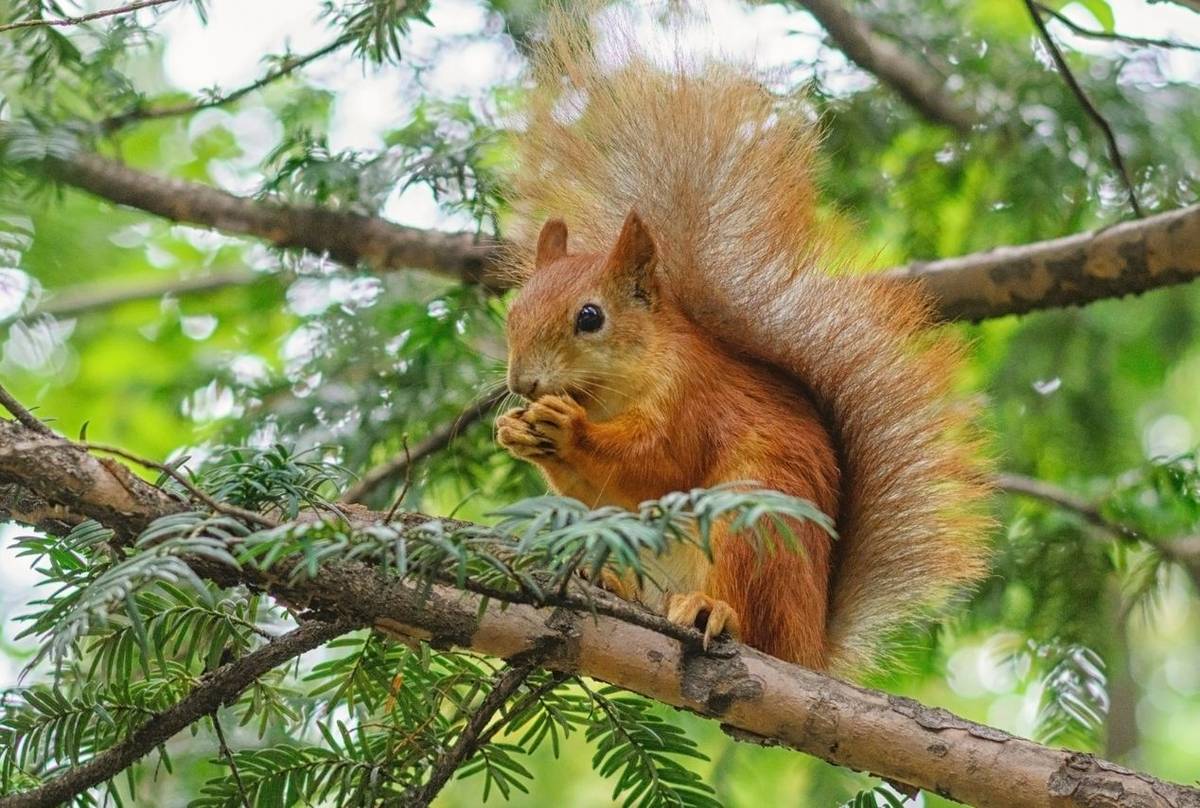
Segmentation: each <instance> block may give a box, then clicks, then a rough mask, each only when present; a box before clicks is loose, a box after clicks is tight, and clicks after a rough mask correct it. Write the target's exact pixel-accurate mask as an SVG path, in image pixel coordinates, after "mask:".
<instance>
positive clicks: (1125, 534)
mask: <svg viewBox="0 0 1200 808" xmlns="http://www.w3.org/2000/svg"><path fill="white" fill-rule="evenodd" d="M996 487H997V488H999V489H1000V490H1002V491H1007V492H1009V493H1011V494H1020V495H1021V496H1026V497H1031V498H1033V499H1040V500H1041V501H1043V502H1047V503H1049V504H1051V505H1053V506H1055V507H1056V508H1060V509H1062V510H1065V511H1070V512H1072V513H1074V514H1076V515H1077V516H1079V517H1080V518H1081V519H1083V520H1084V521H1085V522H1087V523H1088V524H1089V525H1091V526H1092V527H1095V528H1098V529H1099V530H1102V531H1104V532H1105V533H1107V534H1108V535H1110V536H1112V537H1113V538H1115V539H1117V540H1118V541H1141V542H1145V543H1146V544H1149V545H1150V546H1151V547H1153V548H1154V549H1156V550H1157V551H1158V552H1159V553H1161V554H1162V555H1163V557H1164V558H1166V559H1167V560H1169V561H1173V562H1174V563H1176V564H1178V565H1179V566H1180V567H1182V568H1183V570H1184V572H1186V573H1187V574H1188V577H1189V578H1191V579H1192V584H1193V586H1195V588H1196V592H1197V593H1200V536H1188V537H1184V538H1180V539H1156V538H1151V537H1149V536H1147V535H1146V534H1145V533H1143V532H1142V531H1140V530H1138V529H1137V528H1135V527H1133V526H1131V525H1127V524H1125V523H1123V522H1119V521H1117V520H1115V519H1109V518H1108V517H1107V516H1105V515H1104V513H1103V512H1102V511H1101V510H1100V508H1099V506H1097V505H1096V504H1095V503H1092V502H1090V501H1088V500H1086V499H1084V498H1083V497H1080V496H1078V495H1076V494H1073V493H1072V492H1070V491H1067V490H1066V489H1065V488H1060V487H1059V486H1057V485H1054V484H1053V483H1048V482H1046V481H1045V480H1035V479H1033V478H1032V477H1024V476H1022V475H1019V474H1001V475H999V476H998V477H997V480H996Z"/></svg>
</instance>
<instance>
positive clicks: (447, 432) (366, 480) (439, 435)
mask: <svg viewBox="0 0 1200 808" xmlns="http://www.w3.org/2000/svg"><path fill="white" fill-rule="evenodd" d="M503 398H504V391H499V392H497V393H493V394H492V395H489V396H484V397H483V398H481V399H479V400H478V401H476V402H475V403H474V404H471V405H470V406H469V407H467V408H466V409H465V410H463V411H462V412H461V413H459V415H458V417H456V418H455V419H454V420H453V421H451V422H450V423H448V424H444V425H442V426H440V427H438V428H436V429H434V430H433V431H432V432H430V433H429V435H428V436H426V437H425V438H424V440H422V441H420V442H419V443H417V445H415V446H413V447H412V451H411V452H410V451H409V450H408V446H407V445H405V448H404V451H402V452H399V453H397V454H396V455H393V456H392V457H391V458H389V459H388V460H386V461H384V462H383V463H380V464H379V465H378V466H376V467H374V468H373V469H370V470H369V471H367V472H366V473H365V474H363V476H362V477H361V478H360V479H359V481H358V482H357V483H355V484H354V485H352V486H350V487H349V488H348V489H346V492H345V493H344V494H342V498H341V501H342V502H347V503H354V502H362V501H363V500H364V499H366V498H367V497H368V496H370V495H371V493H372V492H373V491H374V490H375V489H376V488H378V487H379V486H381V485H384V484H386V483H388V482H389V481H391V480H394V479H395V478H397V477H399V476H401V475H409V474H411V470H410V467H411V466H412V464H413V463H416V462H418V461H420V460H423V459H425V458H426V457H428V456H429V455H431V454H433V453H435V452H440V451H441V450H442V449H445V448H446V447H447V446H449V445H450V441H452V440H453V439H454V438H455V436H457V435H458V434H459V433H460V432H462V431H463V430H464V429H466V428H467V427H469V426H471V425H472V424H474V423H475V422H476V421H478V420H480V419H481V418H483V417H484V416H485V415H487V414H488V413H489V412H491V411H492V408H494V407H495V406H496V405H497V404H499V403H500V401H501V400H502V399H503Z"/></svg>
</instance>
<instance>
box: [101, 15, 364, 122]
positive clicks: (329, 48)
mask: <svg viewBox="0 0 1200 808" xmlns="http://www.w3.org/2000/svg"><path fill="white" fill-rule="evenodd" d="M160 2H169V0H160ZM353 41H354V35H353V34H345V35H343V36H340V37H338V38H337V39H335V40H334V41H332V42H330V43H329V44H328V45H325V46H324V47H321V48H318V49H317V50H315V51H311V52H309V53H306V54H303V55H301V56H296V55H291V56H290V57H289V58H287V59H285V60H284V61H283V62H282V64H280V66H279V67H277V68H275V69H274V70H271V71H268V72H267V73H266V74H265V75H263V76H262V77H261V78H258V79H256V80H254V81H252V82H250V83H249V84H245V85H243V86H241V87H239V88H237V89H236V90H232V91H230V92H228V93H226V94H225V95H221V96H216V97H214V98H209V99H206V100H204V101H194V102H192V103H189V104H177V105H174V106H167V107H145V108H144V107H137V108H134V109H131V110H129V111H128V112H122V113H121V114H120V115H114V116H113V117H111V118H105V119H104V120H103V121H101V122H100V128H101V129H103V130H104V131H105V132H113V131H115V130H117V129H120V128H122V127H124V126H128V125H129V124H131V123H140V122H142V121H150V120H158V119H161V118H173V117H176V116H179V115H191V114H192V113H193V112H199V111H200V110H203V109H212V108H214V107H222V106H225V105H226V104H232V103H233V102H234V101H237V100H238V99H240V98H242V97H244V96H247V95H249V94H250V93H253V92H255V91H257V90H261V89H262V88H263V87H266V86H267V85H268V84H272V83H274V82H276V81H278V80H279V79H281V78H284V77H286V76H289V75H291V74H292V73H294V72H296V71H297V70H299V69H300V68H302V67H306V66H308V65H310V64H312V63H313V62H315V61H317V60H319V59H323V58H324V57H326V56H328V55H329V54H331V53H333V52H334V51H336V50H338V49H339V48H341V47H342V46H344V45H347V44H349V43H350V42H353Z"/></svg>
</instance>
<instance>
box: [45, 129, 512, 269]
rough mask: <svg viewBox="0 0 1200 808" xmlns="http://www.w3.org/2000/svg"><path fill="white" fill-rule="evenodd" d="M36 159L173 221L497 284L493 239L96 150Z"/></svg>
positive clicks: (345, 258)
mask: <svg viewBox="0 0 1200 808" xmlns="http://www.w3.org/2000/svg"><path fill="white" fill-rule="evenodd" d="M42 166H43V168H44V169H45V171H46V172H47V173H48V174H49V175H50V176H51V177H53V178H54V179H57V180H58V181H60V182H64V183H66V184H67V185H71V186H74V187H76V188H79V189H80V190H83V191H87V192H88V193H91V194H94V195H95V196H98V197H100V198H102V199H107V200H109V201H110V202H115V203H116V204H118V205H128V206H129V207H132V208H138V209H139V210H144V211H146V212H147V213H152V214H154V215H156V216H161V217H163V218H165V219H169V220H170V221H173V222H184V223H187V224H194V225H199V226H201V227H211V228H213V229H215V230H220V231H221V232H224V233H233V234H236V235H243V236H252V237H254V238H259V239H262V240H264V241H266V242H268V243H270V244H273V245H275V246H276V247H283V248H299V249H304V250H308V251H309V252H312V253H316V254H318V255H321V254H325V255H328V256H329V257H330V258H332V259H333V260H335V261H338V262H339V263H343V264H347V265H350V266H353V265H356V264H359V263H363V264H366V265H367V266H369V267H371V268H372V269H374V270H377V271H378V270H391V269H411V268H421V269H427V270H429V271H431V272H435V273H438V274H442V275H446V276H449V277H453V278H456V279H459V280H462V281H465V282H468V283H482V284H483V285H484V286H489V287H493V286H496V287H497V288H498V282H497V280H496V279H495V278H494V277H488V276H486V275H485V270H486V269H487V268H488V267H489V264H490V263H491V262H492V261H494V259H495V257H496V254H495V249H496V247H495V245H494V244H487V243H483V242H481V241H480V239H478V238H476V237H475V236H472V235H470V234H466V233H439V232H437V231H433V230H419V229H417V228H413V227H404V226H403V225H398V224H393V223H391V222H388V221H385V220H383V219H380V218H377V217H371V216H363V215H361V214H358V213H349V212H345V211H337V210H327V209H322V208H313V207H303V206H299V205H286V204H283V203H280V202H273V201H258V200H254V199H247V198H244V197H239V196H235V195H233V194H230V193H227V192H226V191H221V190H218V189H216V188H212V187H210V186H207V185H201V184H199V183H191V182H184V181H182V180H174V179H168V178H164V177H157V176H154V175H153V174H146V173H144V172H141V171H138V170H137V169H134V168H130V167H128V166H126V165H123V164H121V163H118V162H116V161H114V160H109V159H107V158H104V157H100V156H99V155H95V154H88V153H78V154H76V155H74V156H72V157H70V158H67V159H60V158H50V159H47V160H46V161H45V162H44V163H43V164H42Z"/></svg>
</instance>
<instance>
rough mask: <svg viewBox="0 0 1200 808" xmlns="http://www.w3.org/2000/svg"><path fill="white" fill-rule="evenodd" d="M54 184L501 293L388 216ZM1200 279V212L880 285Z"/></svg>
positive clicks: (79, 177)
mask: <svg viewBox="0 0 1200 808" xmlns="http://www.w3.org/2000/svg"><path fill="white" fill-rule="evenodd" d="M44 165H45V167H46V170H47V171H48V172H49V173H50V174H51V175H52V176H54V177H56V178H57V179H58V180H60V181H62V182H65V183H66V184H68V185H72V186H74V187H77V188H80V189H81V190H84V191H87V192H89V193H92V194H94V195H96V196H98V197H100V198H102V199H107V200H109V201H111V202H115V203H117V204H121V205H128V206H130V207H134V208H138V209H140V210H143V211H146V212H147V213H151V214H154V215H156V216H162V217H164V218H167V219H170V220H172V221H177V222H186V223H188V224H194V225H198V226H201V227H211V228H214V229H217V230H221V231H223V232H226V233H235V234H239V235H245V236H251V237H254V238H259V239H262V240H264V241H267V242H269V243H271V244H274V245H276V246H279V247H291V248H301V249H305V250H309V251H310V252H314V253H317V254H327V255H329V256H331V257H332V258H334V259H335V260H338V261H340V262H342V263H345V264H350V265H355V264H359V263H363V264H366V265H367V266H369V267H371V268H373V269H375V270H377V271H385V270H395V269H413V268H420V269H426V270H429V271H432V272H435V273H437V274H440V275H443V276H446V277H450V278H455V279H457V280H461V281H464V282H467V283H480V284H483V285H484V286H485V287H487V288H489V289H492V290H496V291H500V290H503V289H504V288H506V287H507V281H506V280H505V278H504V277H503V276H502V275H501V274H500V273H498V272H497V267H498V260H499V258H500V254H501V251H502V250H503V249H504V246H503V245H502V244H499V243H496V242H487V241H485V240H480V239H479V238H477V237H476V236H474V235H472V234H469V233H442V232H438V231H433V230H419V229H417V228H412V227H404V226H402V225H397V224H392V223H391V222H387V221H385V220H383V219H379V218H374V217H369V216H361V215H358V214H354V213H345V212H341V211H330V210H320V209H316V208H307V207H302V206H295V205H285V204H281V203H278V202H260V201H256V200H253V199H246V198H242V197H238V196H234V195H233V194H229V193H226V192H225V191H220V190H217V189H215V188H210V187H208V186H205V185H199V184H197V183H188V182H183V181H179V180H172V179H166V178H162V177H156V176H154V175H152V174H146V173H144V172H141V171H138V170H137V169H133V168H130V167H128V166H125V165H122V164H120V163H117V162H114V161H112V160H108V159H106V158H103V157H99V156H96V155H90V154H78V155H76V156H74V157H72V158H70V159H66V160H58V161H49V162H47V163H46V164H44ZM1198 275H1200V205H1192V206H1190V207H1187V208H1180V209H1179V210H1175V211H1170V212H1168V213H1160V214H1158V215H1156V216H1150V217H1147V218H1145V219H1142V220H1139V221H1132V222H1125V223H1122V224H1119V225H1115V226H1113V227H1110V228H1107V229H1103V230H1097V231H1092V232H1086V233H1078V234H1075V235H1071V236H1066V237H1063V238H1057V239H1051V240H1049V241H1039V242H1035V243H1032V244H1025V245H1022V246H1018V247H1000V248H997V249H994V250H990V251H987V252H982V253H974V254H971V255H965V256H960V257H957V258H946V259H941V260H937V261H928V262H922V261H918V262H914V263H911V264H909V265H907V266H903V267H897V268H895V269H892V270H889V271H887V272H885V273H883V274H882V277H885V278H886V277H892V278H918V279H920V280H921V281H923V282H924V283H925V285H926V286H927V287H928V289H929V290H930V292H931V293H932V294H933V296H934V298H935V300H936V301H937V305H938V310H939V312H940V314H941V315H942V316H943V317H944V318H946V319H950V320H953V319H964V320H982V319H986V318H989V317H1000V316H1004V315H1007V314H1023V313H1025V312H1030V311H1036V310H1039V309H1046V308H1056V307H1060V306H1073V305H1080V304H1083V303H1090V302H1092V301H1094V300H1100V299H1103V298H1109V297H1120V296H1122V295H1127V294H1137V293H1140V292H1145V291H1147V290H1149V289H1155V288H1158V287H1160V286H1169V285H1171V284H1177V283H1186V282H1188V281H1191V280H1194V279H1195V278H1196V277H1197V276H1198Z"/></svg>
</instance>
